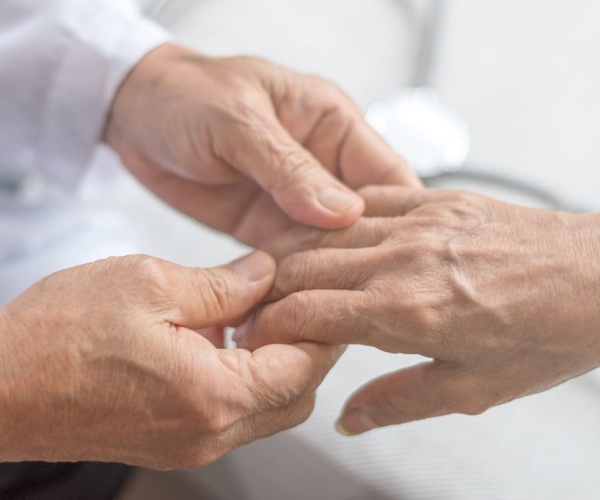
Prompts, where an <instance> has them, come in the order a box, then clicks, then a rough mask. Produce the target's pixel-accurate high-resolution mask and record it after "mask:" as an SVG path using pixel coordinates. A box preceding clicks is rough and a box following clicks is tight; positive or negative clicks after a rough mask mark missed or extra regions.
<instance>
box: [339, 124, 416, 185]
mask: <svg viewBox="0 0 600 500" xmlns="http://www.w3.org/2000/svg"><path fill="white" fill-rule="evenodd" d="M340 169H341V172H342V176H343V178H344V179H345V180H346V183H347V184H348V185H349V186H350V187H352V188H355V189H358V188H360V187H363V186H367V185H369V184H378V185H385V184H394V185H400V186H408V187H412V188H417V189H419V188H422V187H423V184H422V183H421V181H420V180H419V178H418V177H417V176H416V175H415V174H414V172H412V170H411V169H410V168H409V166H408V164H407V163H406V160H404V158H402V157H401V156H399V155H398V154H397V153H396V152H394V150H393V149H392V148H391V147H390V146H389V144H388V143H387V142H386V141H385V140H384V139H383V138H382V137H381V136H380V135H379V134H378V133H377V132H375V130H373V129H372V128H371V127H370V126H369V125H368V124H367V123H366V122H365V121H364V119H361V120H360V121H357V122H356V123H355V124H354V126H353V127H352V128H351V129H350V131H349V133H348V135H347V137H346V138H345V141H344V147H343V149H342V151H341V153H340Z"/></svg>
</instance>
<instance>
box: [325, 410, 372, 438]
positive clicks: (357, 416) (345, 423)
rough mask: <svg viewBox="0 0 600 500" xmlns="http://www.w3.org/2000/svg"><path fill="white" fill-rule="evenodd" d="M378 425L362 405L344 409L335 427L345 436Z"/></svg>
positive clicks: (359, 432)
mask: <svg viewBox="0 0 600 500" xmlns="http://www.w3.org/2000/svg"><path fill="white" fill-rule="evenodd" d="M377 427H378V425H377V424H376V423H375V422H374V421H373V419H372V418H371V416H370V415H369V414H368V413H367V412H366V411H365V409H364V408H360V407H357V408H351V409H346V410H344V413H343V414H342V416H341V417H340V418H339V419H338V420H337V421H336V423H335V429H336V430H337V432H338V433H340V434H342V435H343V436H357V435H359V434H363V433H365V432H368V431H370V430H373V429H376V428H377Z"/></svg>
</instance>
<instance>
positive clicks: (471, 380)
mask: <svg viewBox="0 0 600 500" xmlns="http://www.w3.org/2000/svg"><path fill="white" fill-rule="evenodd" d="M362 194H363V196H364V198H365V200H366V207H367V208H366V213H365V217H363V218H362V219H361V220H360V221H358V222H357V223H356V224H354V225H353V226H351V227H349V228H346V229H341V230H337V231H323V230H316V229H312V228H308V227H300V226H298V227H296V228H294V229H292V230H290V231H288V233H287V234H286V235H283V236H280V237H278V238H275V239H274V240H273V241H272V242H270V243H269V244H267V245H266V246H265V249H266V250H268V251H269V252H271V253H272V254H273V255H275V256H276V258H277V260H278V262H279V264H278V272H277V277H276V280H275V285H274V289H273V292H272V293H271V296H270V298H269V303H268V304H266V305H264V306H263V307H261V308H259V309H258V310H257V311H256V312H255V313H254V314H253V315H252V316H251V317H250V318H249V319H248V320H247V321H246V322H245V323H244V325H242V326H241V327H240V328H239V329H238V331H237V332H236V335H235V337H234V338H235V339H236V341H237V342H238V345H239V346H241V347H245V348H249V349H255V348H257V347H259V346H263V345H267V344H269V343H272V342H297V341H300V340H311V341H317V342H323V343H329V344H351V343H352V344H364V345H369V346H373V347H376V348H379V349H382V350H384V351H388V352H392V353H407V354H420V355H423V356H425V357H427V358H430V361H426V362H424V363H422V364H418V365H416V366H412V367H410V368H407V369H403V370H400V371H398V372H396V373H392V374H389V375H387V376H384V377H382V378H380V379H378V380H374V381H372V382H371V383H369V384H367V385H366V386H365V387H363V388H361V389H359V390H358V391H357V392H356V393H355V394H354V395H353V396H352V397H351V398H350V399H349V400H348V401H347V404H346V407H345V409H344V410H343V413H342V415H341V418H340V420H339V421H338V429H339V430H340V431H341V432H343V433H345V434H358V433H361V432H365V431H368V430H370V429H373V428H375V427H381V426H385V425H390V424H399V423H404V422H410V421H413V420H417V419H423V418H428V417H433V416H438V415H444V414H449V413H465V414H478V413H481V412H483V411H485V410H486V409H488V408H490V407H492V406H495V405H498V404H501V403H504V402H507V401H510V400H513V399H515V398H518V397H521V396H525V395H528V394H532V393H536V392H539V391H543V390H545V389H548V388H550V387H552V386H555V385H557V384H560V383H561V382H564V381H566V380H568V379H570V378H572V377H575V376H578V375H581V374H583V373H585V372H587V371H589V370H592V369H594V368H596V367H598V366H600V336H599V335H598V325H600V307H599V305H600V304H599V302H600V299H599V297H600V290H599V289H600V281H599V280H598V275H599V274H600V269H599V263H600V258H599V255H598V254H599V251H598V248H600V246H599V243H600V231H599V230H598V227H599V224H598V223H599V221H598V216H597V215H595V214H586V215H572V214H567V213H560V212H553V211H549V210H537V209H531V208H524V207H520V206H515V205H509V204H506V203H502V202H499V201H496V200H493V199H490V198H486V197H483V196H479V195H475V194H472V193H466V192H459V191H435V190H415V189H409V188H401V187H400V188H399V187H370V188H366V189H364V190H363V191H362Z"/></svg>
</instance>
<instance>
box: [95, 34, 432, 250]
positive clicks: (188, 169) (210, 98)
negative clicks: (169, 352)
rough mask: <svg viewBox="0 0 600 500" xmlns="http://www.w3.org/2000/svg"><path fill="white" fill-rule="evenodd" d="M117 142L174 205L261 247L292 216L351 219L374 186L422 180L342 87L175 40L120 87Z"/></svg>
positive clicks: (113, 132)
mask: <svg viewBox="0 0 600 500" xmlns="http://www.w3.org/2000/svg"><path fill="white" fill-rule="evenodd" d="M105 140H106V142H107V143H108V144H109V145H110V146H112V147H113V149H114V150H116V151H117V153H118V154H119V155H120V157H121V159H122V161H123V163H124V164H125V165H126V166H127V167H128V168H129V170H130V171H131V172H132V173H133V174H134V175H135V176H136V177H137V178H138V179H139V180H140V181H141V182H142V183H143V184H145V185H146V186H147V187H148V188H149V189H150V190H152V191H154V193H156V194H157V195H158V196H159V197H161V198H162V199H163V200H165V201H166V202H167V203H169V204H171V205H172V206H174V207H175V208H177V209H179V210H181V211H183V212H185V213H186V214H188V215H190V216H191V217H193V218H195V219H197V220H198V221H200V222H203V223H205V224H207V225H209V226H211V227H213V228H215V229H218V230H220V231H224V232H227V233H230V234H232V235H233V236H235V237H236V238H237V239H239V240H240V241H242V242H244V243H247V244H250V245H252V246H257V245H258V244H259V243H261V242H263V241H264V240H265V238H267V237H269V236H271V235H273V234H276V233H277V232H278V231H280V230H281V229H284V228H287V227H290V226H291V225H292V221H297V222H301V223H303V224H308V225H312V226H316V227H319V228H323V229H337V228H342V227H345V226H348V225H350V224H351V223H352V222H354V221H356V220H357V219H358V218H359V217H360V215H361V214H362V212H363V209H364V203H363V201H362V199H361V198H360V197H359V196H358V195H357V194H356V193H355V192H354V191H353V189H357V188H360V187H362V186H365V185H367V184H403V185H407V186H419V185H420V184H419V181H418V179H417V178H416V177H415V175H414V174H413V173H412V172H410V170H409V169H408V168H407V166H406V163H405V162H404V160H403V159H402V158H400V157H399V156H397V155H396V154H395V153H394V152H393V151H392V150H391V149H390V148H389V147H388V146H387V145H386V144H385V142H384V141H383V140H382V139H381V138H380V137H379V136H378V135H377V134H376V133H375V132H374V131H373V130H372V129H371V128H370V127H369V126H368V125H367V124H366V122H365V121H364V119H363V117H362V115H361V113H360V111H359V109H358V108H357V107H356V105H355V104H354V103H353V102H352V101H351V100H350V99H349V98H348V97H347V96H346V95H345V94H344V93H342V92H341V91H340V90H339V89H338V88H337V87H335V86H334V85H332V84H330V83H328V82H326V81H324V80H322V79H320V78H317V77H314V76H308V75H302V74H298V73H294V72H292V71H289V70H287V69H284V68H281V67H279V66H276V65H274V64H271V63H269V62H267V61H264V60H260V59H255V58H250V57H235V58H209V57H203V56H201V55H198V54H196V53H194V52H191V51H189V50H187V49H184V48H182V47H179V46H176V45H172V44H167V45H163V46H161V47H159V48H158V49H156V50H154V51H153V52H151V53H150V54H149V55H147V56H146V57H145V58H144V59H142V61H141V62H140V63H139V64H138V65H137V67H136V68H135V69H134V70H133V71H132V73H131V74H130V76H129V77H128V78H127V79H126V80H125V82H124V84H123V86H122V88H121V90H120V92H119V93H118V95H117V97H116V99H115V101H114V105H113V109H112V113H111V115H110V118H109V120H108V125H107V129H106V134H105Z"/></svg>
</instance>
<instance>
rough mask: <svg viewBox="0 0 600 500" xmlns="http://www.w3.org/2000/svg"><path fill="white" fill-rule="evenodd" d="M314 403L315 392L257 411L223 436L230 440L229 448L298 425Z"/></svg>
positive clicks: (305, 417)
mask: <svg viewBox="0 0 600 500" xmlns="http://www.w3.org/2000/svg"><path fill="white" fill-rule="evenodd" d="M314 405H315V394H314V393H311V394H308V395H306V396H304V397H302V398H301V399H297V400H294V401H292V402H291V403H290V404H288V405H287V406H282V407H278V408H273V409H271V410H268V411H264V412H259V413H257V414H255V415H252V416H251V417H249V418H244V419H242V420H239V421H238V422H236V424H235V425H234V426H233V427H232V428H231V430H230V431H229V432H228V436H227V437H226V438H225V439H228V440H231V442H230V445H229V449H234V448H237V447H239V446H241V445H243V444H246V443H250V442H252V441H255V440H257V439H262V438H265V437H268V436H272V435H273V434H277V433H278V432H281V431H284V430H287V429H291V428H292V427H296V426H297V425H300V424H301V423H302V422H304V421H305V420H306V419H307V418H308V417H309V416H310V414H311V413H312V411H313V409H314Z"/></svg>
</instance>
